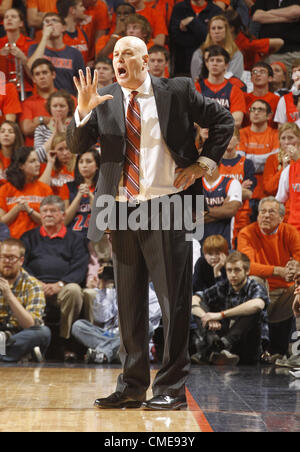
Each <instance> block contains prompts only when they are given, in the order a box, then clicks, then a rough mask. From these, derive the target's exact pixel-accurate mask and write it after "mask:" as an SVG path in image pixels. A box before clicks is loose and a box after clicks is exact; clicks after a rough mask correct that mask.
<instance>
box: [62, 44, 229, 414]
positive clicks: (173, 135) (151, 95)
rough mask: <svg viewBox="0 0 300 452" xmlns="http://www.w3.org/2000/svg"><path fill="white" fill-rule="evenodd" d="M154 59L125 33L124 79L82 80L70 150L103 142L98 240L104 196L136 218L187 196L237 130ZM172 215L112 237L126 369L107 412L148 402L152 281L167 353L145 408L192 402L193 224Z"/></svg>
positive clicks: (94, 228)
mask: <svg viewBox="0 0 300 452" xmlns="http://www.w3.org/2000/svg"><path fill="white" fill-rule="evenodd" d="M148 59H149V57H148V52H147V48H146V45H145V43H144V42H143V41H141V40H140V39H138V38H135V37H125V38H122V39H120V40H118V42H117V44H116V46H115V48H114V54H113V66H114V70H115V74H116V79H117V83H115V84H113V85H111V86H109V87H106V88H104V89H102V90H101V91H100V92H99V93H97V74H96V72H95V75H94V78H93V80H92V79H91V74H90V71H89V69H88V68H87V75H86V78H85V77H84V76H83V73H82V72H80V73H79V80H77V79H76V78H74V83H75V85H76V87H77V90H78V108H77V111H76V113H75V117H74V118H73V120H72V121H71V123H70V125H69V127H68V130H67V143H68V146H69V149H71V150H72V152H74V153H80V152H82V151H83V149H86V147H87V146H90V145H92V144H93V143H95V142H96V141H97V140H98V137H100V143H101V159H102V162H101V166H100V175H99V180H98V184H97V191H96V194H95V201H94V205H93V211H92V217H91V220H90V228H89V238H91V239H92V240H99V239H100V238H101V236H102V234H103V233H104V230H105V226H103V225H102V224H101V223H102V221H100V220H101V215H102V214H103V210H104V209H105V208H106V207H105V203H104V202H103V197H104V195H110V196H111V197H113V199H116V204H117V205H119V206H121V205H122V206H124V203H125V204H126V206H128V212H129V213H134V211H135V209H137V208H140V207H141V206H143V207H145V206H146V207H147V208H149V206H150V207H151V206H152V204H151V203H152V201H153V200H157V199H159V200H160V201H162V202H163V201H165V200H168V199H170V197H171V195H173V194H177V193H181V194H182V192H183V190H185V189H188V188H190V186H193V187H194V186H195V185H196V184H195V181H196V182H198V181H197V180H196V179H199V178H200V177H202V176H203V175H204V174H205V172H206V171H209V172H211V171H212V170H213V169H214V168H215V167H216V165H217V163H218V162H219V160H220V159H221V157H222V155H223V153H224V151H225V150H226V147H227V145H228V142H229V140H230V138H231V136H232V133H233V125H234V123H233V119H232V116H231V115H230V113H228V112H227V111H226V110H225V109H224V108H222V107H221V106H219V105H218V104H217V103H214V102H213V101H211V100H209V99H208V100H206V99H204V98H203V97H202V96H201V95H200V94H199V93H197V92H196V90H195V89H194V87H193V84H192V82H191V80H189V79H185V78H182V79H157V78H155V77H150V75H149V74H148ZM133 98H134V99H135V100H133ZM133 104H134V106H133ZM132 109H134V111H135V116H136V117H137V118H138V119H139V121H138V123H136V124H135V125H134V128H135V131H136V134H137V135H138V136H139V139H138V144H136V139H135V138H134V137H133V138H132V130H130V122H131V121H132V118H131V117H132V114H131V112H132ZM195 122H196V123H198V124H199V125H200V126H201V127H205V128H209V129H210V134H209V138H208V140H207V141H206V143H205V144H204V148H203V151H202V154H201V157H200V159H199V155H198V151H197V149H196V147H195V143H194V123H195ZM132 141H134V142H135V150H136V153H137V154H138V161H137V162H136V161H135V165H136V168H135V169H136V172H137V174H138V179H137V181H135V183H134V184H132V185H137V189H136V191H135V192H134V190H133V189H132V188H133V187H132V186H130V184H129V185H128V183H129V182H130V179H133V178H134V176H133V175H132V173H130V171H131V170H130V168H128V166H130V165H131V164H130V163H129V164H128V160H130V159H129V154H130V152H131V150H130V147H131V145H132ZM198 160H199V161H198ZM128 174H129V175H128ZM130 174H131V175H132V177H131V176H130ZM132 198H133V199H134V200H135V203H136V204H135V205H133V204H132V202H131V201H132ZM128 199H129V200H130V203H128V204H127V201H128ZM151 199H152V201H151ZM107 212H108V213H107V216H108V217H110V212H109V210H107ZM159 212H160V214H161V210H160V211H159ZM181 214H182V215H183V214H184V209H182V212H181ZM169 219H170V225H171V226H170V228H169V230H166V229H164V228H163V227H160V228H159V229H158V230H151V228H148V230H146V228H145V229H143V228H138V229H137V230H134V229H135V228H131V229H130V228H127V229H126V230H122V229H124V228H123V225H122V227H119V228H117V230H113V231H112V247H113V261H114V272H115V279H116V287H117V293H118V309H119V326H120V333H121V347H120V358H121V361H122V365H123V373H121V374H120V376H119V378H118V382H117V388H116V392H114V393H113V394H112V395H110V396H109V397H106V398H100V399H97V400H96V402H95V404H96V406H98V407H99V408H123V407H126V408H133V407H139V406H141V404H142V403H143V402H144V401H145V398H146V390H147V388H148V387H149V385H150V370H149V354H148V331H147V329H148V300H147V297H148V295H147V294H148V279H149V277H150V278H151V280H152V281H153V284H154V287H155V291H156V293H157V296H158V299H159V302H160V305H161V309H162V318H163V326H164V356H163V362H162V368H161V369H160V370H159V372H158V373H157V374H156V376H155V379H154V382H153V386H152V390H153V395H154V397H153V398H152V399H150V400H148V401H147V402H144V403H143V406H144V408H146V409H179V408H181V407H184V406H186V398H185V382H186V379H187V376H188V372H189V366H190V359H189V355H188V338H189V320H190V312H191V297H192V243H191V241H187V240H186V237H185V234H186V231H185V230H184V228H182V229H181V230H177V228H175V227H174V222H175V220H176V218H175V217H174V209H172V206H171V208H170V218H169ZM119 224H120V223H119ZM149 224H150V221H149ZM99 228H100V230H99Z"/></svg>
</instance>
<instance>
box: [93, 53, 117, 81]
mask: <svg viewBox="0 0 300 452" xmlns="http://www.w3.org/2000/svg"><path fill="white" fill-rule="evenodd" d="M95 71H97V72H98V89H101V88H104V87H105V86H108V85H111V84H112V83H114V81H115V71H114V68H113V65H112V60H111V59H110V58H107V57H101V56H99V57H98V58H97V59H96V61H95Z"/></svg>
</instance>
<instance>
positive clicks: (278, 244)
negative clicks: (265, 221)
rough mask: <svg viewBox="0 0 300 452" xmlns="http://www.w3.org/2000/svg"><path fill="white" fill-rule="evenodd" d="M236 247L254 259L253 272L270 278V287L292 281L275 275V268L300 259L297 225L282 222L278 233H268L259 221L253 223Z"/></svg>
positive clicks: (252, 261)
mask: <svg viewBox="0 0 300 452" xmlns="http://www.w3.org/2000/svg"><path fill="white" fill-rule="evenodd" d="M237 248H238V250H239V251H240V252H241V253H244V254H246V255H247V256H248V257H249V259H250V261H251V265H250V275H256V276H260V277H261V278H264V279H267V281H268V282H269V286H270V290H274V289H278V288H284V287H289V286H291V285H292V284H293V283H291V282H287V281H285V280H284V279H282V278H280V277H279V276H273V270H274V267H284V266H285V265H286V264H287V262H288V261H289V260H290V258H293V259H295V260H297V261H299V262H300V234H299V232H298V231H297V229H296V228H295V227H294V226H292V225H290V224H287V223H281V224H280V225H279V226H278V229H277V232H275V233H274V234H270V235H265V234H263V233H262V232H261V230H260V228H259V226H258V223H257V222H255V223H251V224H250V225H249V226H246V227H245V228H243V229H242V230H241V231H240V233H239V235H238V246H237Z"/></svg>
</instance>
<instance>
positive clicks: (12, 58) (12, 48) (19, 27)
mask: <svg viewBox="0 0 300 452" xmlns="http://www.w3.org/2000/svg"><path fill="white" fill-rule="evenodd" d="M3 25H4V29H5V31H6V36H4V37H3V38H0V55H1V56H2V57H4V59H5V66H6V70H5V71H4V72H5V75H6V80H9V79H11V75H9V74H10V73H14V72H16V71H17V68H16V61H18V62H20V64H21V65H22V72H23V77H24V84H23V87H24V94H25V92H31V91H32V80H31V73H30V70H29V68H28V65H27V59H28V58H27V56H28V50H29V47H30V46H31V45H32V44H34V43H35V41H33V40H32V39H31V38H29V37H28V36H25V35H24V34H23V33H22V31H23V30H24V25H25V23H24V18H23V14H22V13H21V11H19V10H18V9H16V8H10V9H8V10H6V11H5V13H4V18H3ZM1 67H2V63H1ZM19 89H20V88H19ZM21 100H24V99H21Z"/></svg>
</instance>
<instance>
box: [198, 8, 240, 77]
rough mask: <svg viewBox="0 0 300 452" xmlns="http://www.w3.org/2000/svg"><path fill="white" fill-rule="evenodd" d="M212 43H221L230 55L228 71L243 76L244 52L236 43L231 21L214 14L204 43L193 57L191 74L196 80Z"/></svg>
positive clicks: (236, 75)
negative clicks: (206, 51) (206, 50)
mask: <svg viewBox="0 0 300 452" xmlns="http://www.w3.org/2000/svg"><path fill="white" fill-rule="evenodd" d="M211 45H219V46H222V47H224V49H225V50H226V51H227V52H228V53H229V55H230V63H229V65H228V72H231V73H232V75H234V76H235V77H237V78H241V77H242V75H243V71H244V58H243V54H242V53H241V52H240V50H239V49H238V47H237V45H236V44H235V42H234V40H233V38H232V35H231V31H230V27H229V23H228V21H227V19H226V18H225V17H224V16H214V17H212V18H211V19H210V21H209V23H208V33H207V37H206V40H205V41H204V43H203V45H202V46H201V47H200V48H199V49H197V50H196V51H195V52H194V54H193V57H192V62H191V76H192V79H193V80H194V81H196V80H197V79H198V78H199V75H200V73H201V69H202V66H203V55H204V51H205V49H206V48H207V47H209V46H211Z"/></svg>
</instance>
